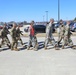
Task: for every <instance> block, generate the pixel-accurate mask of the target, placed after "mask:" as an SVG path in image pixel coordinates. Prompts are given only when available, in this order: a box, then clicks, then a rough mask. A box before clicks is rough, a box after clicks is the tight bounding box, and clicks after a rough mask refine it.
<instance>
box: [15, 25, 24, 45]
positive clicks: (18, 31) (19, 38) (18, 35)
mask: <svg viewBox="0 0 76 75" xmlns="http://www.w3.org/2000/svg"><path fill="white" fill-rule="evenodd" d="M16 33H17V36H16V38H17V41H18V40H19V41H20V42H21V44H22V45H23V42H22V39H21V37H20V34H21V35H23V34H22V31H20V26H18V27H17V29H16Z"/></svg>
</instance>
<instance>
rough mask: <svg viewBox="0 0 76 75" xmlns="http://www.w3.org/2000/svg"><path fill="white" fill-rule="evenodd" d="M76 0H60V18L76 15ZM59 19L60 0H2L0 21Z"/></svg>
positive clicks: (70, 17) (0, 2)
mask: <svg viewBox="0 0 76 75" xmlns="http://www.w3.org/2000/svg"><path fill="white" fill-rule="evenodd" d="M75 5H76V0H60V18H61V19H63V20H66V19H74V18H75V17H76V8H75V7H76V6H75ZM45 11H48V20H49V19H50V18H54V19H55V20H57V19H58V16H57V15H58V0H0V21H4V22H9V21H28V22H30V21H31V20H35V21H43V16H44V20H45V21H46V12H45Z"/></svg>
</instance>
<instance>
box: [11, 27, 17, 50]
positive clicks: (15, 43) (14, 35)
mask: <svg viewBox="0 0 76 75" xmlns="http://www.w3.org/2000/svg"><path fill="white" fill-rule="evenodd" d="M16 36H17V33H16V28H14V27H13V28H12V30H11V37H12V44H11V50H14V48H15V49H17V45H18V42H17V38H16ZM14 46H15V47H14Z"/></svg>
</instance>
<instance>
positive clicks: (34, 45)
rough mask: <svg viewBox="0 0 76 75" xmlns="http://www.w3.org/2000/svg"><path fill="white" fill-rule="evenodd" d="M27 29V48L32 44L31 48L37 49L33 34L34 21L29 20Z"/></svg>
mask: <svg viewBox="0 0 76 75" xmlns="http://www.w3.org/2000/svg"><path fill="white" fill-rule="evenodd" d="M28 31H29V42H28V46H27V50H29V49H30V46H31V44H32V46H33V49H34V50H35V51H36V50H37V49H38V43H37V38H36V35H35V29H34V21H31V24H30V27H29V29H28Z"/></svg>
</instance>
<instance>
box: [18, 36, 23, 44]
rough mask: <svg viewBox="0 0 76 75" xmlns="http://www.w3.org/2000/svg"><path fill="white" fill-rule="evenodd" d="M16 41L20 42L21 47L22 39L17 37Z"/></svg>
mask: <svg viewBox="0 0 76 75" xmlns="http://www.w3.org/2000/svg"><path fill="white" fill-rule="evenodd" d="M17 41H20V42H21V44H22V45H23V42H22V39H21V38H20V37H17Z"/></svg>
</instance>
